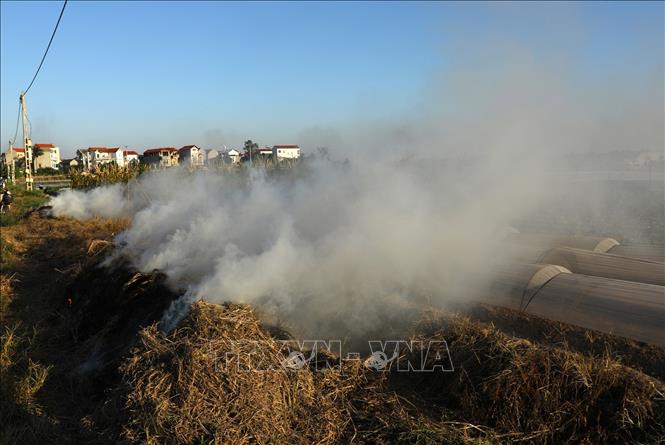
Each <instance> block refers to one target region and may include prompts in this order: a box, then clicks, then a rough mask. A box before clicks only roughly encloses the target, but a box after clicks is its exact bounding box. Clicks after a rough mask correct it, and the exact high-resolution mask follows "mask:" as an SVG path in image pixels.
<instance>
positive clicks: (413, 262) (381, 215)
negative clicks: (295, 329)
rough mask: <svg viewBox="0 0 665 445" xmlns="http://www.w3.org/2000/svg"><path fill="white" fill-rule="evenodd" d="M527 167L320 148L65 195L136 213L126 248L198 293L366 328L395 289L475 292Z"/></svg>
mask: <svg viewBox="0 0 665 445" xmlns="http://www.w3.org/2000/svg"><path fill="white" fill-rule="evenodd" d="M524 179H526V177H524V178H521V177H520V175H516V176H513V177H504V176H501V175H499V176H497V175H496V174H493V173H492V171H491V166H489V165H486V166H485V167H483V166H480V165H473V166H470V165H467V163H462V162H456V163H454V164H452V165H448V166H445V165H443V164H442V165H438V166H432V165H423V164H421V163H419V162H415V163H409V162H393V161H387V160H381V161H380V160H377V161H376V162H374V163H367V164H354V163H351V164H342V163H335V162H323V161H320V162H309V163H307V164H305V165H302V166H300V167H298V168H296V169H292V170H280V171H276V172H272V173H270V172H263V171H261V170H259V171H256V172H252V176H247V175H245V174H243V173H237V174H233V173H227V174H216V173H211V172H199V173H187V172H184V171H178V170H172V171H164V172H155V173H152V174H148V175H145V177H143V178H142V179H141V180H140V181H139V182H137V183H135V184H133V185H131V186H130V187H129V190H125V189H123V188H122V187H119V186H112V187H102V188H99V189H95V190H93V191H91V192H89V193H87V194H86V193H82V192H78V191H66V192H64V193H63V194H61V195H60V196H58V197H56V198H54V199H53V201H52V205H53V210H54V213H55V214H56V215H71V216H74V217H77V218H86V217H89V216H91V215H96V214H99V215H101V216H117V217H128V216H129V217H131V218H132V222H131V226H130V228H129V229H128V230H127V231H125V232H123V233H122V234H120V235H119V236H118V238H117V244H118V246H119V249H118V251H119V254H121V255H124V256H126V257H128V258H130V259H131V260H132V262H133V263H134V264H135V266H136V267H138V268H139V269H141V270H146V271H150V270H153V269H159V270H162V271H163V272H165V273H166V274H167V275H168V277H169V282H170V284H171V285H172V286H173V288H174V289H182V290H187V291H188V295H189V296H191V298H203V299H206V300H209V301H216V302H221V301H237V302H246V303H251V304H255V305H257V306H261V307H264V308H268V309H270V311H271V312H274V313H275V314H276V315H278V316H280V317H283V318H287V319H289V320H290V321H291V322H292V324H295V325H298V326H299V327H302V328H305V329H307V330H310V329H312V328H314V327H315V326H317V325H320V324H321V322H322V320H332V319H335V323H339V322H340V320H341V321H342V322H343V324H344V325H345V327H346V328H351V330H357V331H362V330H363V329H365V328H367V327H368V326H371V323H372V322H373V321H374V319H375V317H376V316H377V314H378V313H379V312H381V311H383V310H385V305H386V304H387V302H388V301H391V302H393V303H394V302H395V301H399V300H400V299H403V298H404V299H406V300H409V301H413V299H414V298H416V299H418V298H427V301H428V302H433V301H434V302H436V301H437V300H438V301H447V300H450V299H453V298H461V297H463V296H464V295H465V292H467V291H468V290H469V283H477V280H479V279H482V278H483V276H484V275H483V273H482V271H483V270H484V268H485V264H486V261H487V258H488V254H489V252H490V251H491V249H493V248H494V243H495V242H496V241H497V239H500V236H498V234H500V232H501V230H502V229H503V228H504V227H505V226H506V225H507V224H508V223H509V222H510V220H512V219H513V218H514V216H515V212H516V211H517V210H518V209H520V208H526V207H525V203H526V202H528V201H529V199H530V197H533V196H534V194H533V193H530V191H533V190H534V187H535V188H537V187H536V185H537V184H535V183H533V182H531V181H525V180H524ZM103 203H105V204H106V206H104V205H103Z"/></svg>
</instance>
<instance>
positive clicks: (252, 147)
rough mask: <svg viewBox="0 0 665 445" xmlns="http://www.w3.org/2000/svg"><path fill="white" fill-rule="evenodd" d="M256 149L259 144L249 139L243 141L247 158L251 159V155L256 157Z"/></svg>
mask: <svg viewBox="0 0 665 445" xmlns="http://www.w3.org/2000/svg"><path fill="white" fill-rule="evenodd" d="M258 150H259V144H257V143H256V142H252V140H251V139H248V140H246V141H245V153H247V154H248V156H249V160H250V161H251V160H252V158H253V157H256V155H258V154H259V153H258Z"/></svg>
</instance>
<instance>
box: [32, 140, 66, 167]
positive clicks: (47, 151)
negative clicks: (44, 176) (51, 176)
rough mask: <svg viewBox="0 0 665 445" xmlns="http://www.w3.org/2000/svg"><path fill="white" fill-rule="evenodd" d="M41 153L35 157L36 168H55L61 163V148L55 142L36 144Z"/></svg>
mask: <svg viewBox="0 0 665 445" xmlns="http://www.w3.org/2000/svg"><path fill="white" fill-rule="evenodd" d="M35 148H36V149H38V150H39V151H41V154H40V155H39V156H37V157H36V158H35V159H34V163H35V169H39V168H53V169H56V168H58V166H59V165H60V148H59V147H56V146H55V145H53V144H35Z"/></svg>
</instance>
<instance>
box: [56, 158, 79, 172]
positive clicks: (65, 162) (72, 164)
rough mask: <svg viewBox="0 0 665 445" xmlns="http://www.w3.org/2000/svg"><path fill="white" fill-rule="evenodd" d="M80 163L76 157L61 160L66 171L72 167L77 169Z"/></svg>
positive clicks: (61, 165) (61, 164)
mask: <svg viewBox="0 0 665 445" xmlns="http://www.w3.org/2000/svg"><path fill="white" fill-rule="evenodd" d="M78 165H79V163H78V161H77V160H76V158H72V159H61V160H60V167H61V168H62V169H63V170H64V171H66V172H67V171H69V170H71V169H76V168H77V167H78Z"/></svg>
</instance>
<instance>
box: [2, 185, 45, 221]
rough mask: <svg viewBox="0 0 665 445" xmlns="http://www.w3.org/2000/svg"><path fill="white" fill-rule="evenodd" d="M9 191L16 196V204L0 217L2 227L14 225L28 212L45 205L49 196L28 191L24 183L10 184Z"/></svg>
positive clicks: (40, 192) (41, 192) (38, 191)
mask: <svg viewBox="0 0 665 445" xmlns="http://www.w3.org/2000/svg"><path fill="white" fill-rule="evenodd" d="M8 188H9V190H10V191H11V192H12V195H13V196H14V202H13V203H12V206H11V207H12V208H11V210H10V211H9V212H7V213H4V214H2V215H0V227H6V226H11V225H14V224H16V223H17V222H18V220H19V218H20V217H21V216H22V215H24V214H25V213H26V212H27V211H28V210H31V209H34V208H37V207H39V206H41V205H44V203H46V201H48V198H49V197H48V195H47V194H46V193H44V192H43V191H41V190H38V189H35V190H32V191H27V190H26V189H25V185H24V184H23V183H17V184H9V187H8Z"/></svg>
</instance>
